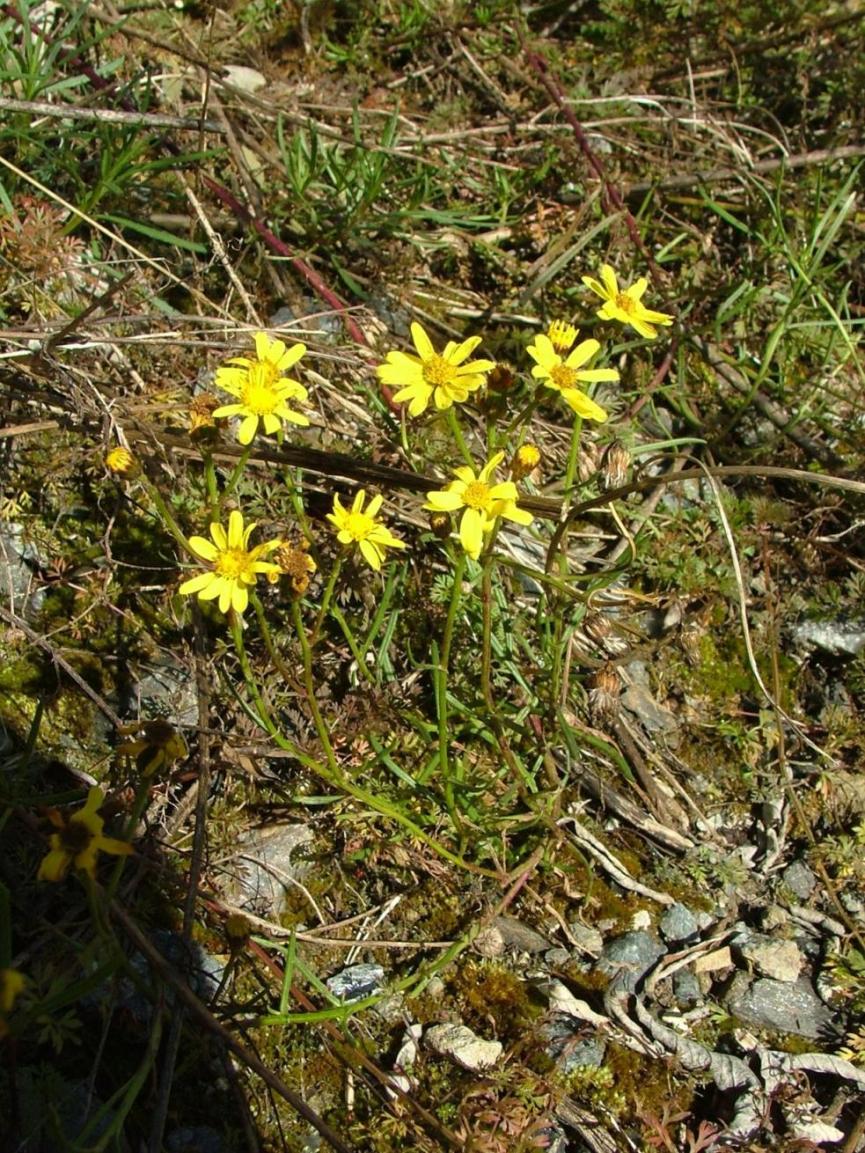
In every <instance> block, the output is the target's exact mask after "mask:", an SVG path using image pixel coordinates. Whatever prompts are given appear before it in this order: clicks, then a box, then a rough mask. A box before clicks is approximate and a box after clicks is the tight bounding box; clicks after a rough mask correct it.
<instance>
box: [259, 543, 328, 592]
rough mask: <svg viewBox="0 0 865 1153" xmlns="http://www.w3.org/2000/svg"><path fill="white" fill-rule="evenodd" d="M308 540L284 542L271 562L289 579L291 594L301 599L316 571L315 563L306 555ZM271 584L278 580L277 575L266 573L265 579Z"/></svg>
mask: <svg viewBox="0 0 865 1153" xmlns="http://www.w3.org/2000/svg"><path fill="white" fill-rule="evenodd" d="M308 548H309V541H308V540H294V541H291V540H284V541H283V542H282V544H281V545H280V546H279V548H278V549H277V550H276V552H275V553H274V554H273V557H272V560H273V562H274V564H278V565H279V567H280V569H281V570H282V572H283V573H284V574H285V576H287V577H288V578H289V581H290V583H291V589H292V592H293V593H294V594H295V596H299V597H302V596H303V594H304V593H305V592H306V590H307V589H308V588H309V578H310V577H311V576H312V574H313V573H314V572H315V570H316V564H315V561H314V560H313V559H312V557H311V556H310V555H309V553H308V551H307V550H308ZM267 579H268V580H269V581H270V583H271V584H275V583H276V581H277V580H278V579H279V574H278V573H268V578H267Z"/></svg>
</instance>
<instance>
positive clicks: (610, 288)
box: [601, 264, 619, 297]
mask: <svg viewBox="0 0 865 1153" xmlns="http://www.w3.org/2000/svg"><path fill="white" fill-rule="evenodd" d="M601 280H602V281H603V282H604V288H605V289H606V293H602V294H601V295H602V296H603V295H607V296H612V297H616V296H618V295H619V281H618V279H617V277H616V274H615V272H614V271H613V269H612V268H611V267H610V265H609V264H602V265H601Z"/></svg>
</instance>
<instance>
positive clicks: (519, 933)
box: [493, 916, 550, 953]
mask: <svg viewBox="0 0 865 1153" xmlns="http://www.w3.org/2000/svg"><path fill="white" fill-rule="evenodd" d="M493 925H494V926H495V928H496V929H498V931H499V932H500V933H501V935H502V940H503V941H504V943H505V945H509V946H510V947H511V948H512V949H519V951H520V952H521V953H543V951H544V949H548V948H549V947H550V942H549V941H548V940H547V939H546V937H542V936H541V934H540V933H538V932H536V931H535V930H534V929H531V928H529V926H528V925H524V924H523V923H522V921H520V920H519V919H518V918H517V917H507V916H502V917H496V919H495V920H494V921H493Z"/></svg>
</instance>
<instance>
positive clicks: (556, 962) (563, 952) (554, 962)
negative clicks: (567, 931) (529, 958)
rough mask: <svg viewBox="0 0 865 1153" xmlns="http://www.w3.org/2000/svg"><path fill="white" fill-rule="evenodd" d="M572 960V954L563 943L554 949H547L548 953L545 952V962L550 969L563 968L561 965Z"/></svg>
mask: <svg viewBox="0 0 865 1153" xmlns="http://www.w3.org/2000/svg"><path fill="white" fill-rule="evenodd" d="M570 960H571V954H570V953H569V952H568V950H567V949H565V948H563V947H562V946H561V945H556V947H555V948H553V949H547V951H546V953H544V964H545V965H546V966H547V968H548V969H561V967H562V966H563V965H567V964H568V962H569V961H570Z"/></svg>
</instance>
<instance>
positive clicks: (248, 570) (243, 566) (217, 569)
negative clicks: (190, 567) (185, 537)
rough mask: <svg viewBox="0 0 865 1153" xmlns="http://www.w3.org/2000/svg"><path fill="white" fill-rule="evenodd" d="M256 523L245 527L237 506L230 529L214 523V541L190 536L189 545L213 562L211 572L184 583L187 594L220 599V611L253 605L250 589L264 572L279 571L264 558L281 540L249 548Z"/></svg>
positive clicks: (239, 611)
mask: <svg viewBox="0 0 865 1153" xmlns="http://www.w3.org/2000/svg"><path fill="white" fill-rule="evenodd" d="M254 528H255V525H254V524H250V525H248V526H247V527H246V528H244V527H243V517H242V516H241V514H240V513H239V512H238V511H237V509H234V510H233V511H232V512H231V514H230V515H229V517H228V531H227V532H226V530H225V529H224V528H223V527H222V525H221V524H216V523H214V524H211V526H210V535H211V537H212V538H213V543H211V542H210V541H209V540H206V539H205V538H204V537H201V536H193V537H190V538H189V546H190V548H191V549H192V551H193V552H194V553H195V554H196V556H198V557H200V558H201V559H202V560H204V561H206V562H207V563H208V564H211V565H213V570H212V571H211V572H205V573H199V574H198V576H194V577H191V578H190V579H189V580H188V581H184V582H183V584H182V585H181V586H180V592H181V594H182V595H183V596H191V595H192V594H193V593H195V594H197V595H198V598H199V600H203V601H210V600H216V598H217V597H218V598H219V611H220V612H223V613H227V612H228V610H229V609H230V608H232V609H234V611H235V612H238V613H242V612H244V611H245V609H246V606H247V605H248V604H249V590H250V588H252V586H253V585H254V584H255V581H256V577H257V576H258V575H259V574H260V573H273V572H276V573H278V572H279V571H280V570H279V566H278V565H275V564H272V563H271V562H269V561H266V560H263V559H262V558H263V557H266V556H267V555H268V554H269V553H271V552H273V550H274V549H276V548H279V546H280V544H281V543H282V542H281V541H280V540H269V541H265V542H264V543H263V544H259V545H256V546H255V548H252V549H251V548H249V538H250V536H251V535H252V531H253V529H254Z"/></svg>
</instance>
